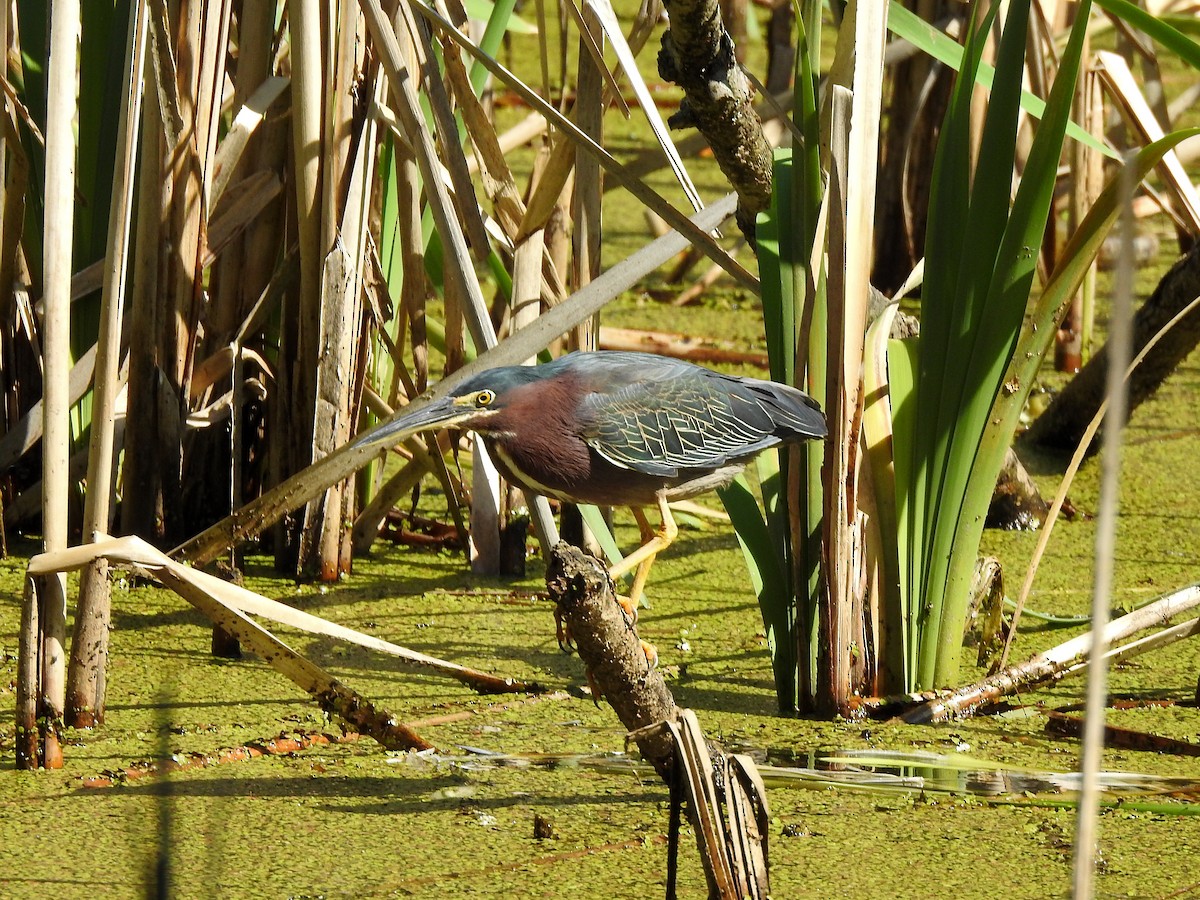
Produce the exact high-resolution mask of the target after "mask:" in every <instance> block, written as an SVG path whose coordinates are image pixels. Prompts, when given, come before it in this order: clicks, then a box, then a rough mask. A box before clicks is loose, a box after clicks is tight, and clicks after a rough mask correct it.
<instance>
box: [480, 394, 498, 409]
mask: <svg viewBox="0 0 1200 900" xmlns="http://www.w3.org/2000/svg"><path fill="white" fill-rule="evenodd" d="M495 399H496V392H495V391H480V392H479V393H478V394H476V395H475V405H476V406H478V407H479V408H480V409H482V408H483V407H485V406H491V405H492V403H493V402H494V401H495Z"/></svg>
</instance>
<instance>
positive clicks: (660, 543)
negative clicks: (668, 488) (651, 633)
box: [609, 494, 679, 668]
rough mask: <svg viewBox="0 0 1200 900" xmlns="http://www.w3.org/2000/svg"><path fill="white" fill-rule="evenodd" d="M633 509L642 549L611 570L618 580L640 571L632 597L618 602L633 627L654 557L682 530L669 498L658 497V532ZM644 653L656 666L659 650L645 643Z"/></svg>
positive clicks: (638, 510)
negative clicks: (672, 513) (668, 504)
mask: <svg viewBox="0 0 1200 900" xmlns="http://www.w3.org/2000/svg"><path fill="white" fill-rule="evenodd" d="M630 509H631V510H632V511H633V516H634V518H635V519H637V523H638V528H639V529H640V531H641V533H642V546H640V547H638V549H637V550H635V551H634V552H633V553H630V554H629V555H628V556H626V557H625V558H624V559H623V560H621V562H619V563H618V564H617V565H615V566H613V567H612V568H611V569H609V574H610V575H611V576H612V577H613V578H614V579H615V578H618V577H619V576H621V575H624V574H625V573H626V572H629V571H632V570H633V569H636V570H637V571H636V572H635V573H634V576H633V587H632V588H631V589H630V591H629V596H628V597H618V598H617V602H618V603H620V604H621V608H622V609H624V610H625V614H626V615H627V616H628V617H629V621H630V624H633V623H636V622H637V608H638V602H639V601H640V600H641V599H642V592H643V591H644V590H645V588H646V578H647V576H649V574H650V567H651V566H652V565H653V564H654V559H655V557H657V556H658V554H659V553H661V552H662V551H663V550H665V549H667V547H669V546H670V545H671V542H672V541H674V540H675V536H676V535H677V534H678V533H679V529H678V528H677V527H676V525H675V517H674V516H672V515H671V509H670V507H669V506H667V498H666V497H665V496H663V495H662V494H659V495H658V511H659V514H660V515H661V516H662V527H661V528H659V529H658V531H655V530H654V528H653V527H652V526H651V525H650V520H649V519H647V518H646V513H645V511H644V510H642V509H641V508H640V507H636V506H635V507H630ZM642 650H643V652H644V653H645V654H646V660H647V662H648V663H649V664H650V666H651V668H653V667H654V666H655V665H657V663H658V651H656V650H655V649H654V647H653V645H651V644H648V643H646V642H645V641H642Z"/></svg>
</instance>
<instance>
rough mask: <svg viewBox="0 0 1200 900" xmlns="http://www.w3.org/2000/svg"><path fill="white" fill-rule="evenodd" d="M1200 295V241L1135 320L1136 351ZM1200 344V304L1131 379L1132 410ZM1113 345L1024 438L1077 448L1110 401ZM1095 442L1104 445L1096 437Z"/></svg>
mask: <svg viewBox="0 0 1200 900" xmlns="http://www.w3.org/2000/svg"><path fill="white" fill-rule="evenodd" d="M1197 296H1200V245H1197V246H1196V247H1193V248H1192V249H1191V251H1189V252H1188V254H1187V255H1186V256H1184V257H1183V258H1182V259H1180V260H1179V261H1178V262H1177V263H1175V265H1173V266H1172V267H1171V269H1170V270H1169V271H1168V272H1167V274H1166V275H1164V276H1163V277H1162V280H1161V281H1160V282H1159V283H1158V287H1156V288H1155V289H1154V293H1153V294H1151V295H1150V297H1149V299H1147V300H1146V302H1145V303H1143V304H1142V306H1141V308H1140V309H1139V310H1138V311H1137V313H1136V315H1135V316H1134V319H1133V342H1134V343H1133V355H1134V356H1136V355H1137V354H1138V353H1140V352H1141V351H1142V349H1143V348H1144V347H1145V346H1146V344H1147V343H1148V342H1149V341H1150V340H1151V339H1152V338H1153V337H1154V336H1155V335H1156V334H1157V333H1158V332H1159V331H1160V330H1161V329H1162V327H1163V326H1164V325H1166V324H1167V323H1168V322H1169V321H1170V320H1171V319H1173V318H1174V317H1175V316H1176V315H1177V314H1178V313H1179V312H1181V311H1182V310H1183V309H1184V308H1185V307H1186V306H1187V305H1188V304H1189V303H1191V302H1192V301H1193V300H1195V299H1196V297H1197ZM1197 344H1200V308H1197V309H1195V310H1193V311H1192V312H1190V313H1188V314H1187V315H1185V316H1184V317H1183V318H1182V319H1181V320H1180V321H1179V322H1178V323H1177V324H1176V325H1175V327H1174V328H1172V329H1171V330H1170V331H1168V332H1167V333H1166V334H1165V335H1163V337H1162V339H1161V340H1159V342H1158V343H1157V344H1156V345H1155V346H1154V348H1153V349H1151V351H1150V352H1149V353H1148V354H1147V356H1146V358H1145V359H1144V360H1143V361H1142V363H1141V365H1139V366H1138V367H1137V368H1136V369H1134V370H1133V375H1132V376H1131V377H1130V379H1129V412H1130V413H1132V412H1133V411H1134V410H1135V409H1137V408H1138V406H1139V405H1141V404H1142V403H1144V402H1145V401H1146V400H1148V399H1150V398H1151V397H1152V396H1153V395H1154V392H1155V391H1157V390H1158V388H1159V386H1160V385H1161V384H1162V383H1163V382H1164V381H1165V380H1166V379H1167V376H1168V375H1170V374H1171V372H1173V371H1174V370H1175V368H1176V367H1177V366H1178V365H1179V364H1180V363H1181V362H1182V361H1183V360H1184V359H1185V358H1186V357H1187V355H1188V354H1189V353H1191V352H1192V350H1194V349H1195V348H1196V345H1197ZM1107 377H1108V348H1107V346H1105V347H1102V348H1101V349H1100V351H1099V352H1098V353H1096V355H1095V356H1093V357H1092V358H1091V359H1090V360H1089V361H1088V363H1087V365H1085V366H1084V367H1083V368H1082V369H1080V371H1079V374H1078V375H1076V376H1075V377H1074V378H1072V379H1071V381H1070V382H1069V383H1068V384H1067V386H1066V387H1065V388H1063V390H1062V391H1061V392H1060V393H1059V394H1058V395H1057V396H1055V398H1054V399H1053V400H1052V401H1051V403H1050V405H1049V406H1047V407H1046V409H1045V411H1044V412H1043V413H1042V414H1041V415H1040V416H1038V418H1037V419H1036V420H1035V421H1034V423H1033V425H1032V426H1031V427H1030V428H1029V430H1028V431H1027V432H1026V433H1025V435H1024V436H1023V438H1022V440H1025V441H1030V442H1032V443H1035V444H1041V445H1043V446H1047V447H1057V448H1061V449H1065V450H1072V449H1074V448H1075V447H1076V446H1077V445H1078V444H1079V442H1080V441H1081V440H1082V439H1083V437H1084V433H1085V431H1086V430H1087V427H1088V424H1089V423H1090V422H1091V421H1092V418H1093V417H1094V416H1095V415H1096V411H1097V410H1098V409H1099V408H1100V404H1101V403H1103V402H1104V397H1105V380H1106V378H1107ZM1093 446H1098V445H1097V444H1096V443H1095V441H1094V440H1093Z"/></svg>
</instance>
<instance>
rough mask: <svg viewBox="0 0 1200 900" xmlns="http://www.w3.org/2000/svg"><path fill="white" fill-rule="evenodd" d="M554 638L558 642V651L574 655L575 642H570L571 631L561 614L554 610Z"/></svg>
mask: <svg viewBox="0 0 1200 900" xmlns="http://www.w3.org/2000/svg"><path fill="white" fill-rule="evenodd" d="M554 637H555V638H556V639H557V640H558V649H559V650H561V651H562V652H563V653H574V652H575V642H574V641H573V640H571V629H570V628H569V627H568V626H567V620H566V619H565V618H563V616H562V613H560V612H559V611H558V610H557V609H555V610H554Z"/></svg>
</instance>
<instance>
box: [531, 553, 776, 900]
mask: <svg viewBox="0 0 1200 900" xmlns="http://www.w3.org/2000/svg"><path fill="white" fill-rule="evenodd" d="M546 586H547V588H548V589H549V591H550V596H551V598H552V599H553V600H554V601H555V604H556V609H557V611H558V614H559V616H560V617H561V619H562V621H563V622H564V624H565V625H566V627H567V628H568V629H569V632H570V635H571V638H572V640H573V641H574V644H575V647H576V649H577V650H578V652H579V657H580V659H581V660H583V663H584V665H585V666H586V668H587V673H588V678H589V680H590V681H591V683H592V687H593V690H596V691H598V692H599V694H601V695H603V696H604V698H605V699H606V700H608V702H609V704H610V705H611V706H612V707H613V710H614V711H615V712H616V713H617V716H618V717H619V718H620V720H621V722H622V724H624V725H625V727H626V729H628V730H629V732H630V734H629V739H630V740H632V741H634V742H635V743H636V744H637V745H638V748H639V749H640V750H641V752H642V756H643V757H644V758H645V759H646V760H647V761H649V762H650V763H651V764H652V765H653V766H654V769H655V771H657V772H658V774H659V775H660V776H661V777H662V778H663V780H664V781H665V782H666V783H667V785H668V786H669V787H670V788H671V829H670V847H671V851H670V852H671V855H670V864H669V867H668V879H667V883H668V890H667V896H668V897H673V896H674V872H675V852H676V850H677V848H678V835H679V828H678V824H679V807H680V803H681V801H683V800H686V801H687V815H688V820H689V821H690V823H691V825H692V830H693V832H694V833H695V835H696V844H697V847H698V849H699V851H700V856H701V860H702V862H703V863H704V873H705V877H706V879H707V881H708V891H709V897H711V898H721V900H725V898H729V900H740V898H743V897H752V898H757V897H766V896H769V895H770V886H769V883H768V879H767V828H768V822H769V816H768V813H767V803H766V791H765V788H764V787H763V785H762V781H761V780H760V779H759V778H758V774H757V770H756V769H755V768H754V764H753V762H752V761H751V760H750V759H749V758H747V757H743V756H738V755H736V754H728V753H725V752H724V751H723V750H722V749H721V748H720V747H718V746H716V745H715V744H713V743H712V742H710V741H707V740H705V739H704V735H703V733H702V732H701V730H700V726H699V723H698V721H697V719H696V716H695V713H693V712H691V711H690V710H682V709H680V708H679V707H678V706H676V705H675V699H674V697H672V696H671V692H670V690H669V689H668V688H667V685H666V682H665V681H664V680H663V677H662V675H661V674H660V673H659V672H658V670H657V669H651V668H649V666H648V664H647V662H646V655H645V653H644V651H643V649H642V644H641V641H640V640H639V639H638V636H637V632H636V631H635V630H634V629H633V628H632V627H631V626H630V625H629V623H628V622H627V621H626V619H625V614H624V612H623V611H622V609H621V607H620V606H619V605H618V604H617V601H616V596H615V595H614V593H613V587H612V581H611V579H610V578H609V577H608V573H607V572H606V571H605V570H604V568H603V567H602V566H601V565H600V563H599V562H597V561H596V560H595V559H593V558H592V557H590V556H587V555H585V554H584V553H583V552H582V551H581V550H578V549H577V548H575V547H572V546H571V545H570V544H567V543H565V542H563V543H559V544H558V545H557V546H555V547H554V549H553V550H552V551H551V554H550V565H549V568H548V569H547V571H546Z"/></svg>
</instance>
